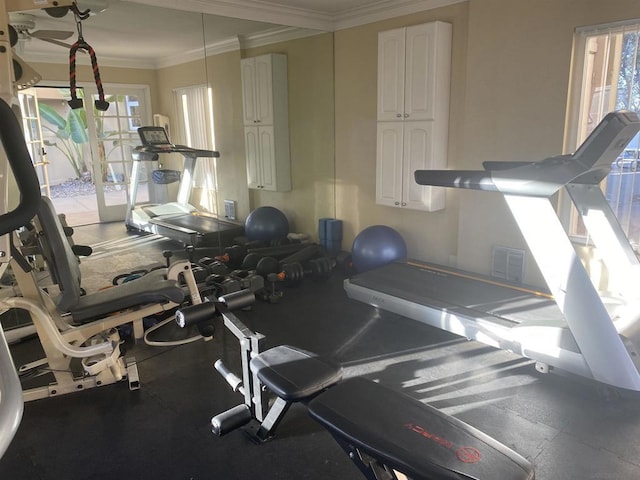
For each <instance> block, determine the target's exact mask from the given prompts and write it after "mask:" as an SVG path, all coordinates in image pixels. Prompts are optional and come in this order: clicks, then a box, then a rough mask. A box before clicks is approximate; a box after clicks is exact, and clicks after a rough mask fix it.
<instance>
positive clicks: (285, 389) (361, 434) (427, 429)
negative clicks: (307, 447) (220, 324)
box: [180, 304, 535, 480]
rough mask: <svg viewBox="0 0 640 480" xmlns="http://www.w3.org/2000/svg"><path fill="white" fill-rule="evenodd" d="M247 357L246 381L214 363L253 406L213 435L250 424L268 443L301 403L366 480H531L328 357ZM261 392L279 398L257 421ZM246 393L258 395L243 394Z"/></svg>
mask: <svg viewBox="0 0 640 480" xmlns="http://www.w3.org/2000/svg"><path fill="white" fill-rule="evenodd" d="M203 305H205V304H202V305H200V306H196V307H187V308H185V309H182V310H180V312H181V315H183V316H185V315H186V316H187V317H188V316H189V313H188V310H189V308H194V309H199V310H200V312H201V313H202V310H203V308H206V307H203ZM209 308H213V307H209ZM217 310H218V311H219V312H220V313H222V317H223V318H224V321H225V325H226V326H227V327H229V326H230V325H232V326H234V327H240V326H242V324H241V322H240V320H238V319H237V318H236V317H235V315H233V314H232V313H230V312H229V311H227V310H225V308H224V306H222V307H218V309H217ZM240 330H241V331H242V332H243V334H244V335H248V337H246V338H245V340H242V339H241V340H240V343H241V345H242V344H243V343H244V344H247V341H246V340H247V338H250V337H251V333H250V331H249V329H248V328H246V327H244V329H240ZM234 333H238V332H234ZM254 335H258V336H259V334H254ZM237 336H238V335H237ZM245 353H246V352H245ZM248 357H251V359H250V361H249V362H248V369H247V368H246V366H247V363H246V362H244V360H243V378H244V379H245V380H244V381H243V380H241V379H240V378H239V377H237V376H236V375H234V374H233V373H232V372H231V371H229V369H227V368H226V367H225V366H224V364H222V362H221V361H220V360H218V361H217V362H216V369H217V370H218V371H219V372H220V373H222V374H223V376H224V377H225V380H227V382H228V383H230V385H231V386H232V387H233V389H234V390H235V391H239V392H241V393H243V394H245V399H246V398H247V397H250V400H249V401H250V403H248V404H247V403H243V404H240V405H238V406H236V407H233V408H231V409H230V410H227V411H225V412H223V413H221V414H219V415H216V416H215V417H213V419H212V420H211V425H212V431H213V432H214V433H215V434H217V435H224V434H226V433H229V432H231V431H233V430H235V429H237V428H239V427H241V426H244V425H247V424H251V423H254V424H257V426H255V425H254V426H250V428H248V429H247V431H248V433H250V435H251V436H252V438H255V439H258V440H261V441H265V440H268V439H269V438H270V437H271V436H273V434H274V432H275V429H276V428H277V426H278V424H279V423H280V421H281V420H282V419H283V417H284V415H285V414H286V412H287V410H288V409H289V407H290V406H291V405H292V404H293V403H296V402H301V403H303V404H306V405H307V409H308V412H309V414H310V416H311V417H312V418H313V419H314V420H316V421H317V422H318V423H320V424H321V425H322V426H323V427H324V428H326V429H327V430H328V431H329V433H331V435H332V436H333V438H334V439H335V440H336V441H337V443H338V444H339V445H340V446H341V447H342V449H343V450H344V451H345V452H346V453H347V455H348V456H349V458H350V459H351V460H352V461H353V462H354V463H355V465H356V466H357V467H358V469H359V470H360V471H361V472H362V473H363V475H364V476H365V477H366V478H367V479H369V480H381V479H396V480H397V479H405V478H411V479H414V480H427V479H430V480H433V479H456V480H463V479H466V480H469V479H476V480H485V479H486V480H497V479H499V480H533V479H534V478H535V474H534V470H533V467H532V465H531V464H530V463H529V462H528V461H527V460H526V459H525V458H523V457H522V456H520V455H519V454H517V453H516V452H514V451H513V450H511V449H509V448H508V447H506V446H505V445H503V444H501V443H499V442H498V441H497V440H495V439H493V438H491V437H489V436H488V435H486V434H484V433H482V432H481V431H479V430H477V429H475V428H473V427H471V426H469V425H467V424H465V423H464V422H462V421H460V420H458V419H456V418H454V417H451V416H449V415H446V414H444V413H442V412H440V411H439V410H437V409H435V408H433V407H431V406H429V405H426V404H423V403H422V402H420V401H418V400H416V399H414V398H411V397H409V396H407V395H405V394H402V393H399V392H397V391H395V390H392V389H390V388H388V387H385V386H382V385H380V384H378V383H376V382H373V381H371V380H366V379H364V378H350V379H347V380H345V381H341V380H342V367H341V366H340V365H339V364H337V363H335V362H333V361H331V360H329V359H327V358H324V357H321V356H319V355H316V354H314V353H311V352H307V351H304V350H301V349H298V348H295V347H292V346H288V345H281V346H277V347H274V348H271V349H269V350H265V351H264V352H261V353H257V352H255V351H254V352H253V354H251V353H248V355H247V357H246V358H248ZM244 358H245V357H243V359H244ZM249 373H250V374H249ZM263 387H264V388H263ZM265 388H266V389H267V390H268V391H270V392H271V393H272V394H274V395H275V396H276V398H275V402H274V403H273V405H272V406H271V408H270V409H269V411H268V412H267V413H266V415H265V416H264V417H263V418H261V419H259V420H258V419H257V418H256V417H257V416H258V415H260V413H261V412H260V409H259V408H256V407H258V406H260V405H266V404H267V402H265V401H264V400H261V403H260V404H259V405H256V399H257V398H258V397H259V395H260V394H261V393H262V392H263V391H264V389H265ZM251 391H253V392H254V394H255V395H247V394H248V393H250V392H251ZM258 392H260V393H259V394H258ZM252 410H253V413H252Z"/></svg>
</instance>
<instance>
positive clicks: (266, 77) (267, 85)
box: [255, 55, 273, 125]
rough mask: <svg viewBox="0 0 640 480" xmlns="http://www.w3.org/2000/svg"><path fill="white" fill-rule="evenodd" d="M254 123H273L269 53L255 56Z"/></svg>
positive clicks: (271, 77)
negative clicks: (255, 102)
mask: <svg viewBox="0 0 640 480" xmlns="http://www.w3.org/2000/svg"><path fill="white" fill-rule="evenodd" d="M255 61H256V99H257V104H256V112H255V113H256V123H258V124H260V125H273V76H272V61H271V55H262V56H260V57H255Z"/></svg>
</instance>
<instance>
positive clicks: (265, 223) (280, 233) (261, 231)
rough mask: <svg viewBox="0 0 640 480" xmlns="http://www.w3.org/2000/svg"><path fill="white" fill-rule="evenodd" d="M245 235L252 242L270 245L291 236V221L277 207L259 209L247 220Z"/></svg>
mask: <svg viewBox="0 0 640 480" xmlns="http://www.w3.org/2000/svg"><path fill="white" fill-rule="evenodd" d="M244 233H245V235H246V236H247V239H248V240H249V241H251V242H253V241H261V242H266V243H269V242H271V240H274V239H276V238H284V237H286V236H287V235H288V234H289V220H287V217H286V216H285V214H284V213H282V212H281V211H280V210H278V209H277V208H275V207H258V208H256V209H255V210H254V211H253V212H251V213H250V214H249V216H248V217H247V219H246V220H245V222H244Z"/></svg>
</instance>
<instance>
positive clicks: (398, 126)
mask: <svg viewBox="0 0 640 480" xmlns="http://www.w3.org/2000/svg"><path fill="white" fill-rule="evenodd" d="M402 132H403V122H378V136H377V138H378V145H377V152H376V203H378V204H380V205H388V206H391V207H399V206H401V205H400V203H401V201H402V150H403V133H402Z"/></svg>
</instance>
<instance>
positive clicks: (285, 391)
mask: <svg viewBox="0 0 640 480" xmlns="http://www.w3.org/2000/svg"><path fill="white" fill-rule="evenodd" d="M250 366H251V371H252V372H253V373H254V374H256V375H257V376H258V378H259V379H260V381H261V382H262V383H263V384H264V385H265V386H266V387H267V388H268V389H269V390H271V391H272V392H273V393H275V394H276V395H277V396H278V397H280V398H282V399H283V400H285V401H287V402H299V401H304V400H308V399H309V398H310V397H312V396H314V395H316V394H317V393H319V392H321V391H322V390H324V389H326V388H328V387H330V386H331V385H334V384H335V383H337V382H339V381H340V379H341V378H342V366H340V365H339V364H337V363H334V362H332V361H330V360H328V359H326V358H323V357H320V356H318V355H316V354H314V353H311V352H307V351H305V350H300V349H298V348H295V347H291V346H289V345H280V346H278V347H274V348H271V349H269V350H265V351H264V352H262V353H261V354H259V355H258V356H257V357H254V358H253V359H251V363H250Z"/></svg>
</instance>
